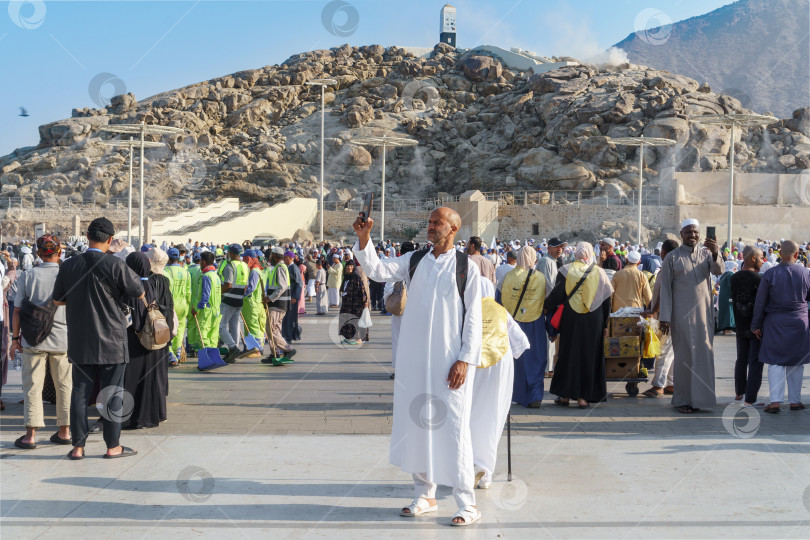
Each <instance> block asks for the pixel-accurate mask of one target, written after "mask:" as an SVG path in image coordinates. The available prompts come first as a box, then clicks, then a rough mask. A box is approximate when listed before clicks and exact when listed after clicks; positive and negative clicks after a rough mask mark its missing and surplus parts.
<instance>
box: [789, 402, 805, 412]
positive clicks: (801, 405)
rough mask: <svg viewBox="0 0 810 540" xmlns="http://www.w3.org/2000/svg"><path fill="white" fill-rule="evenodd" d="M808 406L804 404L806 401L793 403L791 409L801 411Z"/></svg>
mask: <svg viewBox="0 0 810 540" xmlns="http://www.w3.org/2000/svg"><path fill="white" fill-rule="evenodd" d="M806 408H807V407H805V406H804V403H791V404H790V410H791V411H801V410H804V409H806Z"/></svg>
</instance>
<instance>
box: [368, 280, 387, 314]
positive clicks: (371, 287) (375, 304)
mask: <svg viewBox="0 0 810 540" xmlns="http://www.w3.org/2000/svg"><path fill="white" fill-rule="evenodd" d="M368 292H369V294H370V295H371V299H370V302H371V309H373V310H382V309H384V308H385V302H383V293H384V292H385V283H378V282H376V281H374V280H373V279H370V280H368Z"/></svg>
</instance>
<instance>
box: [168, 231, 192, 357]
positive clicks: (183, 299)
mask: <svg viewBox="0 0 810 540" xmlns="http://www.w3.org/2000/svg"><path fill="white" fill-rule="evenodd" d="M166 254H167V255H168V256H169V264H167V265H166V267H165V268H164V269H163V275H164V276H166V277H167V278H169V288H170V290H171V291H172V299H173V300H174V312H175V313H176V314H177V321H178V323H177V334H175V336H174V337H173V338H172V346H171V350H170V355H171V356H170V357H169V365H170V366H172V367H174V366H177V364H178V360H177V359H178V358H180V355H181V354H182V349H183V340H184V339H185V337H186V324H187V323H188V307H189V304H190V303H191V276H189V275H188V270H186V269H185V268H183V267H182V266H181V265H180V251H179V250H178V249H177V248H174V247H171V248H169V249H168V251H167V252H166Z"/></svg>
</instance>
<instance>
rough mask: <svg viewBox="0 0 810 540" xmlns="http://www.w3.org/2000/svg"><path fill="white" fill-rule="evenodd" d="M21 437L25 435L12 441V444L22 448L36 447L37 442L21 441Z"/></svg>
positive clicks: (30, 448) (31, 448)
mask: <svg viewBox="0 0 810 540" xmlns="http://www.w3.org/2000/svg"><path fill="white" fill-rule="evenodd" d="M23 437H25V435H23V436H22V437H20V438H19V439H17V440H16V441H14V446H16V447H17V448H22V449H23V450H33V449H34V448H36V447H37V443H30V442H23Z"/></svg>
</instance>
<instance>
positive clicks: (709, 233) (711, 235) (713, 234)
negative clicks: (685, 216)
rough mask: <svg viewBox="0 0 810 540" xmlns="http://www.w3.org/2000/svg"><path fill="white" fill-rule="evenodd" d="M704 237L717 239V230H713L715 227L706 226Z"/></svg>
mask: <svg viewBox="0 0 810 540" xmlns="http://www.w3.org/2000/svg"><path fill="white" fill-rule="evenodd" d="M706 238H711V239H712V240H717V232H716V231H715V227H706Z"/></svg>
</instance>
